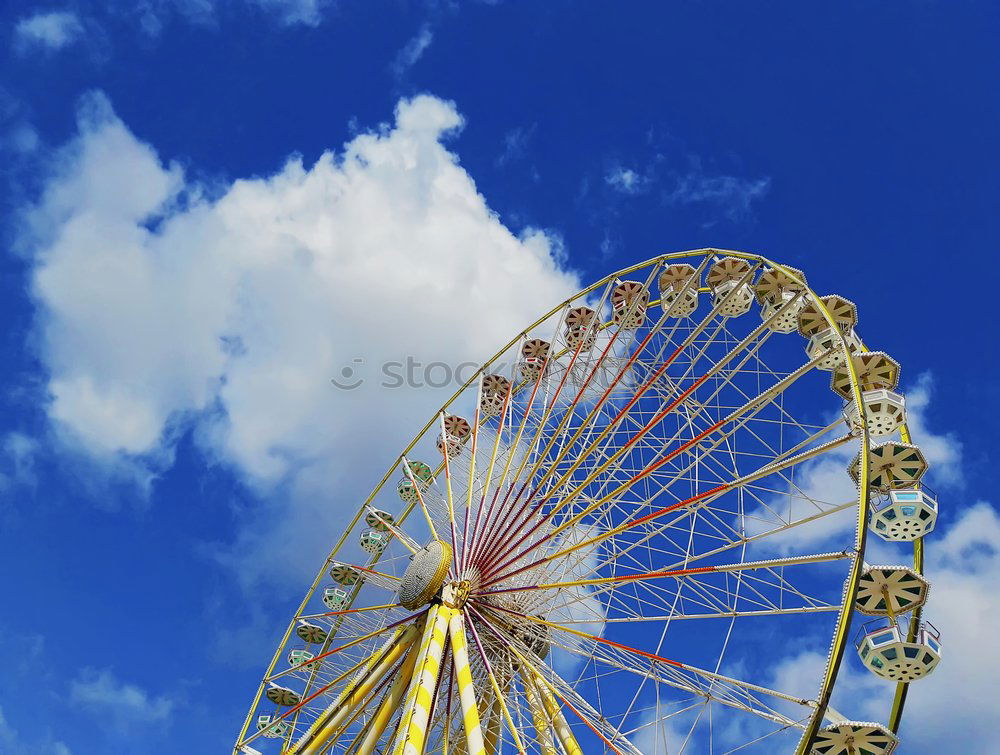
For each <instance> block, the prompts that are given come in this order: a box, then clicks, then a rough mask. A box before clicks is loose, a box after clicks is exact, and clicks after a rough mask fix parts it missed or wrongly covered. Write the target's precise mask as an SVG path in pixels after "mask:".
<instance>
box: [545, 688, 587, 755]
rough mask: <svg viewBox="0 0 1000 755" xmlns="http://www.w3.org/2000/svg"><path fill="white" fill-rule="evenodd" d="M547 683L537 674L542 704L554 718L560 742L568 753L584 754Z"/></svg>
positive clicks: (571, 754) (570, 754)
mask: <svg viewBox="0 0 1000 755" xmlns="http://www.w3.org/2000/svg"><path fill="white" fill-rule="evenodd" d="M547 684H548V683H547V682H546V681H545V680H544V679H542V677H541V676H539V675H537V674H536V675H535V687H536V688H537V689H538V691H539V692H540V693H541V695H542V704H543V705H544V706H545V710H546V712H547V713H548V714H549V718H551V719H552V723H553V725H554V727H555V730H556V736H557V737H559V743H560V744H562V746H563V749H564V750H565V751H566V753H567V755H583V750H581V749H580V745H579V744H578V743H577V741H576V737H574V736H573V730H572V729H571V728H569V724H568V723H566V717H565V716H564V715H563V712H562V709H561V708H560V707H559V703H558V702H556V699H555V697H553V695H552V692H551V691H550V690H549V688H548V686H547Z"/></svg>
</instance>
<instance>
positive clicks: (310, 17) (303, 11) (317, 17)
mask: <svg viewBox="0 0 1000 755" xmlns="http://www.w3.org/2000/svg"><path fill="white" fill-rule="evenodd" d="M254 1H255V2H256V3H257V4H258V5H260V6H261V7H263V8H266V9H267V10H269V11H272V12H273V13H275V14H276V15H277V17H278V19H279V20H280V21H281V22H282V23H284V24H286V25H288V26H295V25H298V24H301V25H303V26H319V24H320V23H321V22H322V20H323V10H324V9H325V8H326V6H327V5H328V4H329V2H328V0H254Z"/></svg>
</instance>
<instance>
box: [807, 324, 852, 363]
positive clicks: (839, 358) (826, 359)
mask: <svg viewBox="0 0 1000 755" xmlns="http://www.w3.org/2000/svg"><path fill="white" fill-rule="evenodd" d="M840 335H841V331H838V330H837V329H835V328H827V329H826V330H821V331H819V332H818V333H816V334H814V335H812V336H810V337H809V340H808V341H806V355H807V356H808V357H809V358H810V359H815V358H816V357H818V356H820V355H823V356H822V359H820V360H819V361H818V362H817V363H816V368H817V369H820V370H827V371H830V372H832V371H833V370H835V369H837V368H838V367H842V366H843V365H844V364H845V363H846V361H847V359H846V358H845V356H844V349H843V348H842V347H841V345H840ZM843 336H844V343H845V344H847V350H848V351H849V352H850V353H851V354H853V353H855V352H857V351H860V350H861V339H860V338H859V337H858V334H857V333H855V332H854V330H848V331H847V332H846V333H843ZM827 352H829V353H827Z"/></svg>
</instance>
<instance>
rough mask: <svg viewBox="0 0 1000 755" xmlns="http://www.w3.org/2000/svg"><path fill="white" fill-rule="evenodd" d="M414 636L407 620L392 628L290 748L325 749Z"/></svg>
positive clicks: (304, 754) (311, 752)
mask: <svg viewBox="0 0 1000 755" xmlns="http://www.w3.org/2000/svg"><path fill="white" fill-rule="evenodd" d="M416 637H417V625H416V624H408V625H407V626H405V627H400V628H399V629H398V630H396V632H395V633H394V634H393V636H392V637H391V638H389V640H388V641H387V642H386V643H385V644H384V645H383V646H382V648H381V649H380V650H379V651H378V652H377V653H375V654H374V655H373V656H372V657H371V660H369V662H368V664H367V665H366V667H365V668H364V670H362V671H361V672H360V673H359V674H358V675H357V676H356V677H355V678H354V679H353V680H352V681H351V683H350V684H348V685H347V687H345V688H344V691H343V692H341V693H340V695H338V697H337V699H336V701H335V702H334V703H333V704H332V705H331V706H330V707H329V708H327V709H326V710H325V711H324V712H323V715H321V716H320V717H319V718H317V719H316V721H315V723H313V725H312V726H311V727H309V730H308V731H307V732H306V733H305V735H304V736H303V737H302V738H301V739H300V740H299V741H298V742H297V743H296V745H295V747H294V748H293V749H292V752H294V753H301V755H315V753H318V752H321V751H322V750H323V749H325V747H326V745H328V744H329V743H330V740H331V739H333V738H334V736H335V735H336V734H337V733H338V729H339V728H340V726H341V724H342V723H343V722H344V720H345V719H346V718H347V717H348V716H349V715H350V713H351V711H353V710H354V708H356V707H357V706H358V705H359V704H360V703H361V701H362V700H364V699H365V697H367V696H368V694H369V693H370V692H371V691H372V690H373V689H374V688H375V685H376V684H378V683H379V681H380V680H381V679H382V677H384V676H385V675H386V674H387V673H388V672H389V669H391V668H392V666H393V664H394V663H396V661H398V660H399V659H400V658H401V657H402V655H403V653H405V652H406V651H407V650H409V648H410V646H411V645H412V644H413V643H414V641H415V640H416Z"/></svg>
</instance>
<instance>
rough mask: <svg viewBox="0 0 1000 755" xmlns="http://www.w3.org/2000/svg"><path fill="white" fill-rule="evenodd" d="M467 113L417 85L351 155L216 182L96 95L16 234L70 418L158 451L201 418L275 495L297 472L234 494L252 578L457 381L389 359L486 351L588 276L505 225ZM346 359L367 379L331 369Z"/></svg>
mask: <svg viewBox="0 0 1000 755" xmlns="http://www.w3.org/2000/svg"><path fill="white" fill-rule="evenodd" d="M461 125H462V118H461V116H460V115H459V114H458V112H457V111H456V110H455V107H454V105H452V104H451V103H448V102H444V101H442V100H439V99H436V98H434V97H430V96H420V97H417V98H415V99H412V100H404V101H401V102H400V103H399V106H398V108H397V111H396V123H395V125H394V126H392V127H389V126H381V127H380V128H379V129H378V130H377V131H373V132H369V133H362V134H359V135H358V136H356V137H355V138H353V139H352V140H351V141H350V142H349V143H348V144H347V145H346V146H345V147H344V150H343V152H342V153H340V154H334V153H332V152H328V153H326V154H324V155H323V156H322V157H321V158H320V159H319V160H318V161H317V162H316V163H315V164H314V165H312V166H305V165H303V164H302V162H301V160H299V159H297V158H293V159H291V160H289V162H288V163H287V164H286V165H284V166H283V167H282V168H281V169H280V170H279V171H278V172H277V173H275V174H274V175H272V176H270V177H267V178H255V179H246V180H238V181H236V182H234V183H233V184H232V185H230V186H227V187H222V188H221V189H216V190H215V192H214V195H215V196H216V197H217V198H215V199H208V198H206V196H205V195H206V191H205V190H204V189H203V188H202V187H200V186H198V185H197V184H194V183H192V182H190V181H188V180H187V179H186V178H185V176H184V175H183V172H182V171H181V169H180V168H179V167H177V166H176V165H172V164H168V165H164V164H163V163H162V162H161V161H160V159H159V158H158V157H157V155H156V153H155V152H154V150H153V149H152V148H151V147H150V146H149V145H146V144H143V143H142V142H140V141H138V140H137V139H136V138H135V137H134V136H133V135H132V134H131V133H130V132H129V131H128V129H127V128H126V126H125V125H124V124H123V123H122V122H121V121H120V120H119V119H118V118H117V117H115V115H114V114H113V113H112V112H111V108H110V105H109V104H108V103H107V101H106V99H104V98H103V97H101V96H93V97H91V98H89V99H88V101H87V103H86V104H85V106H84V107H83V108H82V109H81V115H80V125H79V128H80V134H79V136H78V138H77V139H76V140H74V142H73V143H72V144H70V145H69V146H68V147H67V148H65V149H64V150H63V152H62V153H61V155H60V156H59V160H58V163H59V166H60V169H59V171H58V173H57V174H56V175H54V176H53V177H52V179H51V180H50V181H49V183H48V185H47V187H46V190H45V192H44V195H43V197H42V199H41V201H40V202H39V204H38V206H37V207H36V208H34V209H33V210H32V211H31V212H30V214H29V216H28V217H29V228H30V230H29V231H28V232H26V235H25V236H24V237H23V238H22V239H21V245H22V247H23V248H24V249H25V251H27V252H29V253H32V254H33V255H34V259H35V262H36V269H35V274H34V281H33V292H34V296H35V298H36V300H37V303H38V310H39V311H38V321H37V327H38V330H39V333H40V344H41V356H42V358H43V360H44V363H45V364H46V366H47V368H48V370H49V373H50V380H49V391H50V394H51V403H50V405H49V407H48V412H49V417H50V418H51V420H52V422H53V424H54V426H55V427H56V428H57V431H58V433H59V435H60V437H62V438H63V439H64V440H65V441H66V442H67V443H68V444H70V445H73V446H75V447H77V448H79V449H83V450H84V452H85V453H87V454H89V455H90V456H92V457H93V458H95V459H98V460H104V461H108V462H113V461H116V460H117V461H121V460H122V459H125V460H127V461H130V462H133V463H134V462H135V461H136V460H137V459H139V460H142V459H149V458H150V457H155V458H157V459H159V460H160V463H169V459H170V454H169V451H170V449H171V447H172V442H173V438H175V437H176V436H177V434H178V433H180V432H183V431H185V430H186V429H187V428H191V427H195V428H196V432H197V437H198V439H199V441H200V443H201V446H202V447H203V448H204V449H205V451H206V452H207V453H208V454H209V456H210V458H211V459H214V460H218V461H220V462H222V463H224V464H227V465H229V466H230V467H231V468H233V469H234V470H235V471H236V472H237V473H239V474H240V475H241V476H242V477H243V478H244V479H245V480H246V481H247V482H248V483H249V484H251V485H252V486H254V487H255V489H256V490H258V491H259V492H261V493H262V494H265V495H266V494H267V493H268V492H271V491H274V490H275V489H276V486H279V485H283V486H284V487H282V488H281V495H280V496H275V497H274V498H272V499H270V500H269V502H267V503H265V504H262V505H260V506H257V507H255V508H253V509H250V510H248V511H245V512H242V513H241V516H242V518H243V521H244V527H243V530H242V534H240V535H239V536H238V537H237V543H236V544H235V546H234V549H233V551H232V552H231V553H230V554H229V555H230V558H231V559H234V560H235V562H236V563H237V565H238V566H239V567H240V574H241V576H242V577H243V578H244V579H247V580H252V579H253V578H254V577H255V576H258V575H260V574H263V573H268V574H271V575H272V576H273V575H275V574H281V573H284V572H286V571H291V572H294V573H296V574H299V573H300V572H299V571H298V570H299V569H300V568H301V567H302V565H303V560H308V559H310V558H312V559H315V558H317V557H319V554H320V553H321V552H322V553H325V550H326V547H327V546H328V545H329V543H330V542H331V540H332V539H333V538H334V537H335V536H336V534H337V532H336V529H337V526H338V524H339V523H340V522H342V521H343V519H344V516H345V512H347V511H350V512H353V510H354V509H355V508H356V506H357V503H356V501H357V496H358V495H360V494H362V493H364V492H366V489H367V488H370V486H371V485H372V484H373V482H374V481H375V480H377V479H378V477H379V476H381V472H382V470H384V468H385V467H386V466H387V465H388V464H389V463H390V462H391V460H392V459H393V458H394V456H395V454H396V453H398V451H399V449H400V448H402V446H403V445H404V444H405V442H406V440H408V438H409V436H410V435H411V434H412V433H413V432H414V431H415V430H416V429H417V427H418V426H419V425H420V424H422V423H423V421H424V420H425V419H426V417H427V416H429V414H430V413H431V412H433V411H434V410H435V409H436V408H437V407H438V406H440V403H441V401H442V398H443V396H444V395H446V394H445V392H444V391H443V390H440V389H439V390H433V389H430V388H414V389H406V388H399V389H395V390H391V389H385V388H381V387H380V386H379V385H378V377H379V365H382V364H384V363H386V362H388V361H390V360H403V359H405V358H406V357H407V356H413V357H414V358H416V359H419V360H420V361H421V362H422V363H424V364H428V363H430V362H432V361H441V362H445V363H447V364H457V363H460V362H466V361H473V362H479V361H481V360H483V359H484V358H486V357H488V356H489V355H490V354H491V353H492V352H493V350H494V349H495V348H496V347H497V346H498V345H499V344H501V343H503V342H506V340H508V339H509V338H510V337H511V336H512V335H513V334H514V333H515V332H516V331H517V329H518V328H519V327H523V326H524V325H526V324H527V323H528V322H530V321H531V320H532V319H534V318H535V317H536V316H537V315H538V314H540V313H541V312H542V311H544V310H545V309H547V308H549V307H550V306H552V305H554V304H555V303H556V302H558V301H561V300H563V299H565V298H566V297H567V296H568V295H569V294H570V293H572V291H574V290H575V289H576V288H577V287H578V282H577V280H576V278H575V277H574V276H573V275H571V274H568V273H567V272H565V271H564V270H562V269H561V266H560V265H561V249H560V247H559V245H558V243H557V242H556V241H554V240H553V239H552V238H550V237H548V236H546V235H545V234H543V233H541V232H539V231H534V230H530V229H529V230H527V231H525V232H524V233H523V234H522V235H521V236H520V237H518V236H515V235H513V234H512V233H511V232H510V231H509V230H508V229H507V228H506V227H504V225H503V224H502V223H501V222H500V220H499V219H498V218H497V216H496V215H495V213H493V212H492V211H491V210H490V208H489V207H488V206H487V204H486V202H485V200H484V198H483V197H482V196H481V195H480V194H478V193H477V191H476V187H475V184H474V183H473V181H472V179H471V177H470V176H469V175H468V174H467V173H466V172H465V171H464V170H463V169H462V168H461V166H460V165H459V164H458V159H457V157H456V156H455V155H454V154H453V153H451V152H449V151H448V150H447V149H446V148H445V147H444V146H442V144H441V140H442V139H443V138H445V137H446V136H447V135H448V134H449V133H451V132H453V131H455V130H457V129H458V128H460V127H461ZM356 359H357V360H361V361H360V369H361V371H360V373H359V374H360V376H361V377H363V378H365V382H364V383H363V384H362V385H361V386H360V387H359V388H357V389H356V390H354V391H341V390H337V389H336V388H334V387H333V386H332V385H331V383H330V378H332V377H335V376H338V375H340V374H341V369H342V367H344V366H345V365H347V366H351V365H353V364H356V363H355V362H354V360H356ZM452 389H453V386H449V387H448V390H449V391H450V390H452ZM288 498H291V499H293V500H294V501H295V502H296V503H295V505H294V506H293V507H291V508H289V507H288V505H287V504H286V503H284V501H286V500H287V499H288ZM331 501H332V502H333V504H332V505H331ZM306 566H307V568H313V564H307V565H306Z"/></svg>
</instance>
